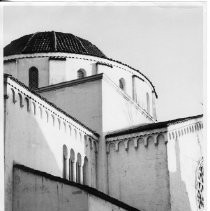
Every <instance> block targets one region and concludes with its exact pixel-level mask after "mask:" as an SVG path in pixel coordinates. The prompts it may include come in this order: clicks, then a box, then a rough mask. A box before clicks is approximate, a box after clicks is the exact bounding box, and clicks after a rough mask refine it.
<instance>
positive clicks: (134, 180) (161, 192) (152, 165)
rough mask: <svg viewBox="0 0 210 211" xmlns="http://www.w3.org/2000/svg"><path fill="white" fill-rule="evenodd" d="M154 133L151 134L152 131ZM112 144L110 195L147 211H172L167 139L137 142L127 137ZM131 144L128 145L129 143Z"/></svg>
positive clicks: (109, 162) (148, 139) (109, 178)
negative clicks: (116, 143) (135, 143)
mask: <svg viewBox="0 0 210 211" xmlns="http://www.w3.org/2000/svg"><path fill="white" fill-rule="evenodd" d="M150 133H152V131H150ZM124 138H125V140H122V141H120V142H119V144H118V148H116V145H115V144H114V143H113V144H110V146H109V152H108V154H107V156H108V185H109V194H110V195H111V196H114V197H116V198H119V199H120V200H122V201H124V202H126V203H128V204H130V205H131V204H132V205H133V206H134V207H136V208H138V209H140V210H145V211H169V210H170V196H169V178H168V170H167V152H166V150H167V149H166V143H165V139H164V138H162V136H161V139H160V140H159V142H158V144H155V143H154V141H155V137H154V138H153V137H152V136H148V138H147V141H148V143H147V145H145V141H146V139H145V140H143V139H141V138H140V139H139V140H138V144H137V145H136V146H134V140H135V139H130V138H129V137H128V138H126V136H125V137H124ZM127 140H128V142H127Z"/></svg>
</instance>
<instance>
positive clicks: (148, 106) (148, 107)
mask: <svg viewBox="0 0 210 211" xmlns="http://www.w3.org/2000/svg"><path fill="white" fill-rule="evenodd" d="M146 98H147V113H150V98H149V94H148V92H147V93H146Z"/></svg>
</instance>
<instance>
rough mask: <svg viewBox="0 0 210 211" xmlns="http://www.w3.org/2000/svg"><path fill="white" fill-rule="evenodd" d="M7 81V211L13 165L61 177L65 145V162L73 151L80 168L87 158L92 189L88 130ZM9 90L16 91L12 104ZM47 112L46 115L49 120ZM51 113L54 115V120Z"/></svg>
mask: <svg viewBox="0 0 210 211" xmlns="http://www.w3.org/2000/svg"><path fill="white" fill-rule="evenodd" d="M8 80H9V83H10V84H11V85H12V86H10V85H7V87H6V89H7V95H8V99H6V100H5V103H6V110H5V119H6V124H5V197H6V210H11V201H12V166H13V163H20V164H23V165H26V166H29V167H32V168H35V169H38V170H41V171H45V172H48V173H50V174H53V175H57V176H60V177H62V176H63V145H64V144H65V145H66V146H67V150H68V152H67V153H68V155H67V161H68V159H69V155H70V149H73V150H74V152H75V161H76V156H77V153H80V154H81V156H82V165H83V160H84V157H85V156H86V157H87V158H88V162H89V165H88V168H89V169H88V172H89V181H90V182H89V185H93V187H95V180H96V174H95V172H96V169H95V167H96V165H95V162H96V153H95V145H94V143H93V142H92V140H91V139H90V140H89V138H88V137H89V135H87V134H86V132H88V131H87V130H86V129H84V128H83V127H82V126H80V125H79V124H78V123H73V120H71V119H69V118H66V117H65V115H63V114H62V113H60V112H59V111H57V110H56V109H53V108H52V107H51V106H50V105H48V104H47V103H46V102H44V101H42V100H41V99H39V98H38V97H36V96H34V95H33V94H31V93H30V92H29V91H26V90H25V89H24V88H22V87H21V86H19V85H18V84H16V83H15V82H14V81H12V80H10V79H8ZM11 87H12V88H13V89H14V90H15V92H16V93H15V101H16V102H15V103H14V101H13V100H14V97H13V96H14V95H13V93H12V90H11ZM16 88H17V89H16ZM18 93H21V95H22V98H23V102H22V103H23V105H22V106H20V98H19V95H18ZM26 96H29V98H31V103H35V104H31V108H30V110H28V108H27V105H26V101H25V97H26ZM33 105H36V113H34V107H33ZM40 108H41V109H42V110H40ZM41 111H42V112H41ZM46 111H48V112H49V113H48V118H47V115H46V114H47V113H46ZM51 114H53V115H54V121H53V119H52V116H51ZM57 115H58V116H59V117H58V116H57ZM62 118H63V119H62ZM65 118H66V120H67V121H68V122H69V123H71V127H69V125H68V123H67V122H65V124H64V121H63V120H64V119H65ZM85 131H86V132H85ZM85 137H86V138H85ZM75 172H76V167H75V171H74V179H75V177H76V176H75ZM67 174H68V167H67ZM81 177H82V175H81ZM90 178H92V179H90Z"/></svg>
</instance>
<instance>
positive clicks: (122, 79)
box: [119, 78, 125, 91]
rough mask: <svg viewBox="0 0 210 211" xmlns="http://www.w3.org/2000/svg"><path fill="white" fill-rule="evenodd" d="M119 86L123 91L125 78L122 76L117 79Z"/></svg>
mask: <svg viewBox="0 0 210 211" xmlns="http://www.w3.org/2000/svg"><path fill="white" fill-rule="evenodd" d="M119 87H120V89H122V90H123V91H125V79H124V78H121V79H120V80H119Z"/></svg>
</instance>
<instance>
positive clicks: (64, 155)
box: [63, 145, 68, 179]
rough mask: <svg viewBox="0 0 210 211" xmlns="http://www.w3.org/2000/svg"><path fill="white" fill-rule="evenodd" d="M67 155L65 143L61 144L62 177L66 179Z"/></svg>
mask: <svg viewBox="0 0 210 211" xmlns="http://www.w3.org/2000/svg"><path fill="white" fill-rule="evenodd" d="M67 157H68V149H67V146H66V145H63V178H64V179H67Z"/></svg>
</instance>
